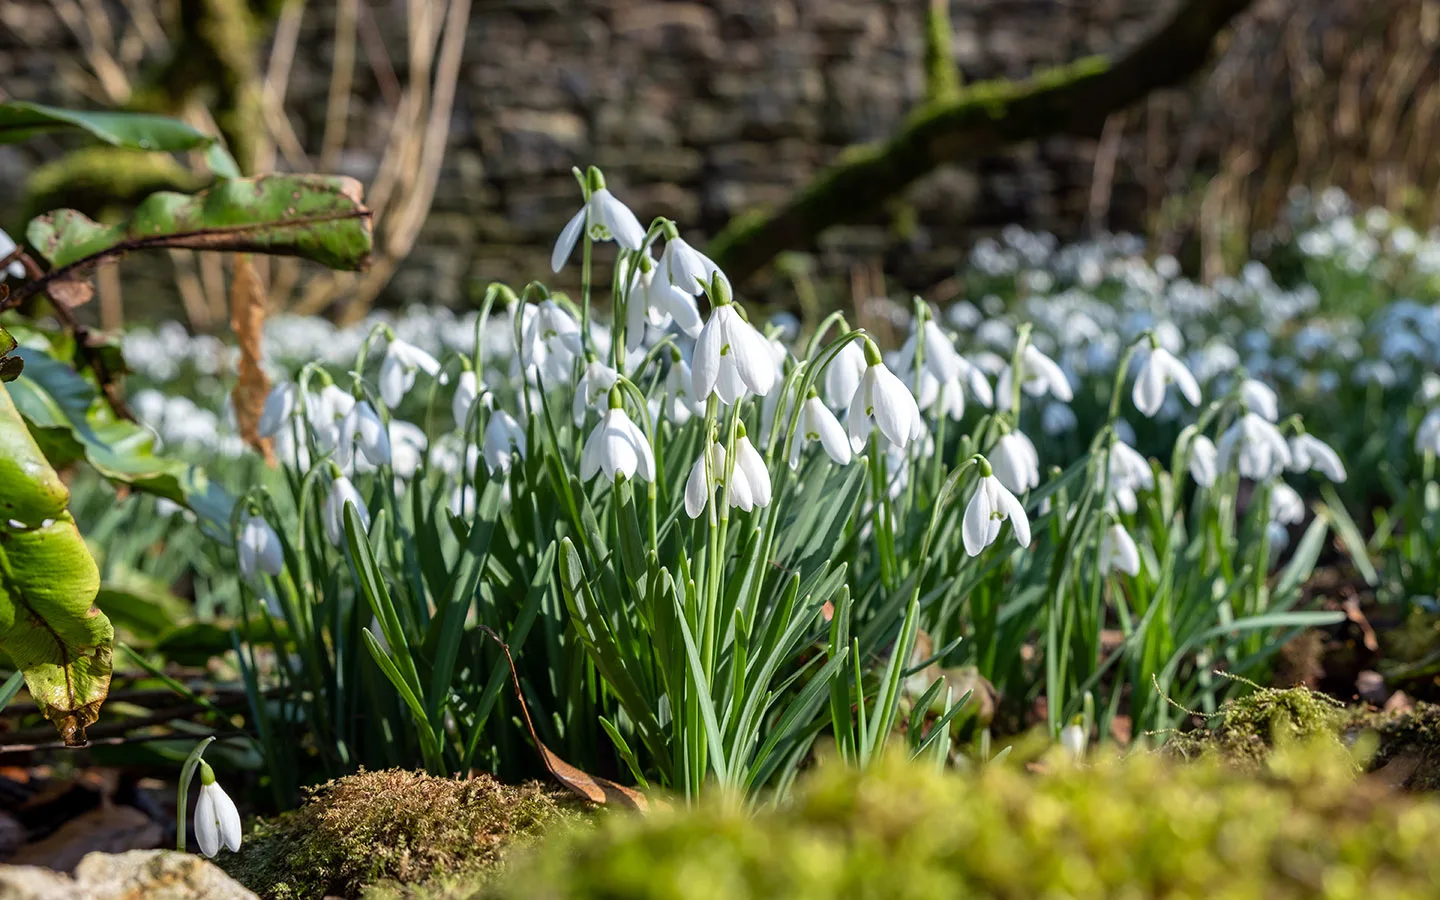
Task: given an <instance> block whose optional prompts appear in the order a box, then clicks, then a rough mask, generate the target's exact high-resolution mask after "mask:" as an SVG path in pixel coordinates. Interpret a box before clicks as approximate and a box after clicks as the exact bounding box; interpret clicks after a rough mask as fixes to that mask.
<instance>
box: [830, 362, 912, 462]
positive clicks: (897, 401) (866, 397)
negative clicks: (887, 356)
mask: <svg viewBox="0 0 1440 900" xmlns="http://www.w3.org/2000/svg"><path fill="white" fill-rule="evenodd" d="M865 362H866V366H865V374H863V375H861V376H860V384H859V385H858V386H856V388H855V394H854V396H853V397H851V399H850V410H849V412H848V413H846V416H845V423H846V425H847V427H848V429H849V432H850V444H851V446H852V447H855V448H856V449H857V450H858V449H859V448H862V447H864V446H865V442H866V440H868V439H869V437H870V432H871V431H873V430H875V429H877V428H878V429H879V430H880V433H881V434H883V435H884V436H885V439H886V440H888V441H889V442H890V443H892V444H894V445H895V446H896V447H897V448H899V449H900V450H904V449H905V447H906V445H907V444H909V443H910V440H911V438H913V437H916V436H917V432H918V427H917V426H920V425H921V424H922V422H921V419H920V408H919V407H918V406H917V405H916V403H915V397H914V395H912V394H911V393H910V389H909V388H907V387H906V386H905V382H903V381H901V380H900V379H899V378H898V377H896V375H895V373H894V372H891V371H890V370H889V369H888V368H886V367H885V363H884V361H883V360H882V359H881V357H880V349H879V348H878V347H876V346H875V343H874V342H873V341H871V340H870V339H869V338H866V339H865Z"/></svg>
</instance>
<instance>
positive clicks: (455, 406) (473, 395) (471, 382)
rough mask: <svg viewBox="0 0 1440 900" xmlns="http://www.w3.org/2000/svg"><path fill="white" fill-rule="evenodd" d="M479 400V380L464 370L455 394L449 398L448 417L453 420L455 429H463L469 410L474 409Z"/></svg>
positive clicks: (467, 419)
mask: <svg viewBox="0 0 1440 900" xmlns="http://www.w3.org/2000/svg"><path fill="white" fill-rule="evenodd" d="M478 399H480V380H479V379H478V378H476V377H475V373H474V372H472V371H470V370H469V369H466V370H465V371H463V372H461V373H460V378H459V379H458V381H457V383H456V385H455V394H454V396H452V397H451V398H450V415H451V416H453V417H454V419H455V427H456V428H459V429H461V430H464V429H465V426H466V423H467V422H468V421H469V420H470V410H472V409H474V408H475V401H476V400H478Z"/></svg>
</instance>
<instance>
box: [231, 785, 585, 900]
mask: <svg viewBox="0 0 1440 900" xmlns="http://www.w3.org/2000/svg"><path fill="white" fill-rule="evenodd" d="M578 815H579V814H578V811H577V807H576V806H575V804H574V803H572V802H571V801H570V799H569V797H568V795H561V794H557V793H556V792H555V791H553V790H552V789H550V788H548V787H545V786H541V785H539V784H534V783H532V784H528V785H523V786H521V787H509V786H506V785H502V784H501V783H499V782H498V781H495V780H494V779H493V778H490V777H488V776H483V775H482V776H478V777H475V778H469V779H454V778H436V777H432V776H429V775H425V774H423V773H419V772H405V771H399V770H389V771H383V772H361V773H359V774H357V775H352V776H349V777H346V778H341V779H339V780H337V781H332V782H330V783H328V784H325V785H322V786H321V787H319V788H316V789H315V791H314V792H313V793H312V795H311V796H310V798H309V799H308V800H307V801H306V802H305V804H304V805H302V806H301V807H300V808H299V809H298V810H295V811H293V812H290V813H286V814H284V815H282V816H280V817H279V818H277V819H274V820H272V821H268V822H261V823H259V824H258V825H257V826H256V827H255V829H254V830H253V832H252V833H251V834H248V835H247V836H246V838H245V846H244V848H243V849H242V851H241V852H240V853H238V854H234V855H230V854H225V855H224V856H223V857H222V860H221V862H222V864H223V865H224V867H225V869H226V870H227V871H228V872H229V873H230V874H231V875H232V876H233V877H235V878H236V879H237V880H239V881H240V882H241V883H243V884H245V885H246V886H247V887H249V888H250V889H251V890H253V891H255V892H256V893H257V894H259V895H260V896H261V897H264V898H276V900H289V898H297V900H310V898H319V897H322V896H332V895H333V896H340V897H358V896H360V895H361V893H362V891H364V890H365V889H366V888H367V887H369V888H377V889H378V890H380V891H381V892H382V893H384V892H387V891H388V895H389V896H397V897H401V896H403V897H442V896H445V894H444V893H443V892H441V888H443V885H444V883H445V881H446V880H447V878H448V879H453V878H454V877H456V876H458V875H464V876H465V877H466V883H467V884H468V885H470V888H469V890H470V892H471V893H473V890H474V885H475V884H476V883H480V882H483V881H484V880H485V877H486V873H488V872H489V870H490V869H492V868H493V867H494V866H495V864H496V863H497V862H499V861H500V859H502V858H503V856H504V855H505V853H506V852H507V851H508V849H509V848H510V847H511V846H512V845H514V844H515V843H516V842H522V841H525V840H527V839H530V838H533V837H535V836H537V835H539V834H540V833H542V832H548V831H551V830H554V829H556V828H558V827H561V826H563V825H564V824H566V823H567V822H570V821H573V820H575V819H576V818H577V817H578ZM386 883H390V887H389V888H385V887H384V886H385V884H386ZM399 885H405V886H406V887H404V888H401V887H399ZM431 886H433V887H434V890H433V892H431Z"/></svg>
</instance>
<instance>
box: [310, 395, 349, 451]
mask: <svg viewBox="0 0 1440 900" xmlns="http://www.w3.org/2000/svg"><path fill="white" fill-rule="evenodd" d="M302 399H303V402H304V404H305V418H306V419H307V420H309V422H310V433H311V434H312V435H313V436H314V438H315V446H316V447H317V448H318V449H319V451H320V452H321V453H329V452H330V451H331V450H334V449H336V448H337V447H338V446H339V444H340V435H341V431H342V428H341V423H342V422H344V420H345V417H346V416H348V415H349V414H350V411H351V410H353V409H354V408H355V398H354V397H353V396H351V395H350V394H349V393H348V392H346V391H342V390H340V388H338V387H336V386H335V385H333V384H327V385H325V386H324V387H323V388H321V389H320V393H319V395H315V396H310V397H305V398H302Z"/></svg>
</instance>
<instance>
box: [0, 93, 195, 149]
mask: <svg viewBox="0 0 1440 900" xmlns="http://www.w3.org/2000/svg"><path fill="white" fill-rule="evenodd" d="M51 131H84V132H86V133H88V134H89V135H90V136H91V137H94V138H98V139H99V140H102V141H104V142H105V143H107V144H111V145H113V146H116V147H125V148H127V149H130V150H161V151H165V152H178V151H180V150H194V149H196V148H197V147H204V146H206V145H207V144H211V143H213V142H214V139H213V138H210V137H207V136H206V135H204V134H201V133H200V132H198V131H196V130H195V129H194V128H191V127H190V126H189V125H186V124H185V123H184V122H181V121H179V120H178V119H169V118H166V117H165V116H152V115H146V114H143V113H124V112H82V111H79V110H73V109H59V108H57V107H54V106H43V105H41V104H39V103H26V102H23V101H14V102H10V103H0V144H14V143H18V142H20V141H24V140H29V139H30V138H32V137H35V136H36V135H39V134H45V133H46V132H51Z"/></svg>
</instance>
